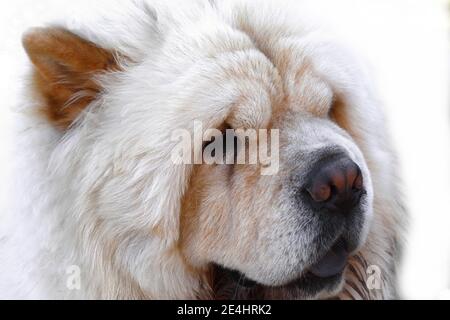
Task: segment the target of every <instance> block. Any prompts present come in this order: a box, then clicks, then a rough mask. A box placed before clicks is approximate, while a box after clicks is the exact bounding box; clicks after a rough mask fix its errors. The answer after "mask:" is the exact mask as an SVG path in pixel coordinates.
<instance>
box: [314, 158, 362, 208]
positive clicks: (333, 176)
mask: <svg viewBox="0 0 450 320" xmlns="http://www.w3.org/2000/svg"><path fill="white" fill-rule="evenodd" d="M310 179H311V180H310V183H309V185H308V187H307V188H306V191H307V193H308V194H309V196H310V199H311V200H313V201H314V203H315V204H316V205H320V207H323V208H328V209H330V210H333V211H336V210H337V211H345V212H347V211H348V210H350V207H353V206H354V205H356V204H357V202H354V201H355V199H356V197H357V195H359V194H360V191H362V189H363V187H364V184H363V178H362V174H361V170H360V168H359V167H358V165H357V164H356V163H355V162H353V161H352V160H351V159H349V158H339V159H336V158H335V159H333V160H331V161H327V162H325V163H324V162H321V163H320V164H319V165H318V166H316V168H315V169H314V170H313V172H312V173H311V178H310ZM358 199H359V197H358Z"/></svg>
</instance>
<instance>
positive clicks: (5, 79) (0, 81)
mask: <svg viewBox="0 0 450 320" xmlns="http://www.w3.org/2000/svg"><path fill="white" fill-rule="evenodd" d="M93 2H95V0H91V1H76V2H75V1H73V2H71V1H68V0H63V1H61V0H58V1H57V0H39V1H32V0H14V1H1V2H0V104H1V111H0V171H1V168H4V167H6V166H5V165H3V164H6V163H7V161H9V160H8V157H7V156H8V147H9V146H10V145H11V144H12V143H14V141H13V140H12V139H11V137H10V135H9V128H10V126H11V121H10V109H11V107H12V106H14V104H15V103H16V102H15V101H16V99H17V95H18V89H19V86H20V83H21V78H20V77H21V76H22V75H23V74H24V65H25V61H26V58H25V55H24V53H23V51H22V49H21V46H20V37H21V34H22V33H23V31H24V30H26V29H27V28H28V27H30V26H36V25H42V24H43V23H45V22H49V21H53V20H55V19H60V18H61V17H62V16H69V17H70V16H71V15H76V11H73V10H75V9H77V7H79V6H81V5H84V4H86V3H88V4H89V3H93ZM448 8H449V1H444V0H442V1H439V0H410V1H408V0H354V1H350V0H341V1H340V0H335V1H330V3H326V4H325V5H323V6H322V8H321V14H323V15H324V16H326V17H327V18H328V19H329V21H330V22H333V23H337V27H336V29H335V30H336V31H338V32H340V33H342V34H343V35H344V36H345V37H347V40H348V41H349V42H350V43H352V44H353V45H354V46H355V48H356V49H357V50H359V51H360V53H361V54H363V55H364V56H366V57H367V58H368V59H369V61H370V62H371V64H372V67H373V71H374V73H375V76H376V80H377V83H378V88H379V91H380V92H381V94H382V98H383V100H384V102H385V111H386V113H387V115H388V119H389V121H390V127H391V132H392V135H393V138H394V143H395V145H396V147H397V150H398V152H399V156H400V160H401V163H402V169H401V170H402V172H401V173H402V176H403V178H404V182H405V193H406V195H407V201H406V202H407V205H408V207H409V210H410V213H411V224H410V227H409V235H408V245H407V248H406V251H405V257H404V260H403V263H402V268H401V271H400V281H401V292H402V294H403V297H404V298H407V299H421V298H424V299H439V298H446V299H450V139H449V137H450V132H449V122H450V121H449V120H450V113H449V103H448V93H449V77H448V75H449V50H448V45H449V37H448V13H449V10H448ZM104 10H105V11H106V10H107V8H104ZM3 181H4V180H3ZM3 188H7V186H6V185H5V184H3V183H2V182H1V180H0V197H1V196H2V195H3V194H4V193H3V192H2V189H3ZM0 259H1V257H0Z"/></svg>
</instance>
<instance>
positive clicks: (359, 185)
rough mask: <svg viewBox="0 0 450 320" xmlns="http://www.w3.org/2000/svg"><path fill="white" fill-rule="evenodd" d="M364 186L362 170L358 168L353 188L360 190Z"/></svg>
mask: <svg viewBox="0 0 450 320" xmlns="http://www.w3.org/2000/svg"><path fill="white" fill-rule="evenodd" d="M362 188H363V178H362V175H361V171H359V170H358V175H357V176H356V178H355V181H353V190H356V191H360V190H362Z"/></svg>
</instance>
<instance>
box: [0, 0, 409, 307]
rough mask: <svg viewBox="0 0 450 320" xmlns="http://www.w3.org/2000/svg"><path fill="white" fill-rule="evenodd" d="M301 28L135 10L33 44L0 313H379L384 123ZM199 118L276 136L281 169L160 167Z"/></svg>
mask: <svg viewBox="0 0 450 320" xmlns="http://www.w3.org/2000/svg"><path fill="white" fill-rule="evenodd" d="M307 21H308V19H307V17H306V16H304V14H303V13H302V12H301V10H294V9H290V8H289V7H288V6H286V4H285V5H283V6H280V5H279V4H278V2H273V3H264V4H262V3H261V2H257V3H251V2H246V1H192V2H189V4H186V3H183V2H182V3H175V5H172V4H164V3H157V2H150V1H142V2H133V3H127V4H126V5H125V8H123V9H121V11H120V15H117V17H115V18H114V17H108V18H99V20H98V21H96V22H92V21H91V22H90V23H85V24H83V25H82V24H79V25H78V26H77V27H76V28H74V26H73V24H72V25H71V26H64V25H58V26H52V27H47V28H37V29H33V30H30V31H29V32H28V33H27V34H26V35H25V36H24V38H23V43H24V47H25V49H26V51H27V53H28V55H29V57H30V60H31V62H32V63H33V69H32V72H31V77H30V79H29V83H28V85H27V89H26V91H25V94H24V96H25V99H24V102H23V104H22V105H21V106H20V114H19V118H20V121H19V123H20V125H21V127H20V130H19V132H18V136H17V140H16V149H17V155H16V159H17V160H16V161H15V167H16V168H15V171H14V172H15V175H14V179H13V181H12V182H11V196H10V197H9V198H10V200H11V203H10V205H9V206H8V212H7V213H8V215H7V218H6V219H5V220H6V221H5V223H4V224H3V226H2V231H1V234H0V236H1V237H0V250H1V256H2V259H1V262H0V295H1V297H3V298H43V299H55V298H63V299H86V298H87V299H197V298H200V299H209V298H225V299H233V298H258V299H316V298H321V299H328V298H339V299H390V298H395V297H396V296H397V295H396V289H395V288H396V264H397V261H398V257H399V243H401V241H400V240H401V234H402V232H401V231H402V230H401V226H402V225H403V219H404V216H405V213H404V210H403V208H402V205H401V197H400V192H399V188H398V186H397V184H398V180H399V179H398V177H397V175H396V164H395V157H394V156H393V153H392V151H391V148H390V146H389V137H388V136H387V134H386V129H385V120H384V118H383V115H382V113H381V111H380V108H379V105H378V104H379V103H378V101H377V98H376V93H375V92H374V90H373V88H372V85H371V80H370V76H369V75H368V73H367V72H366V71H365V68H364V64H362V63H360V62H358V61H359V60H358V59H356V57H355V56H354V55H353V54H352V53H351V52H350V51H349V50H347V49H346V48H345V46H343V45H341V44H339V43H338V42H337V41H336V40H335V39H334V37H332V36H327V33H326V32H323V31H319V30H318V29H315V28H314V27H312V26H311V25H309V23H308V22H307ZM196 121H197V122H200V123H201V124H202V125H203V127H205V128H215V129H218V130H222V131H224V130H225V129H267V130H274V129H276V130H279V137H280V141H279V150H278V151H279V170H278V171H277V173H276V174H274V175H263V174H261V170H262V166H263V165H262V164H258V163H257V164H235V165H232V164H231V165H230V164H205V163H202V164H175V163H174V162H173V161H172V159H171V157H172V154H173V151H174V149H175V148H176V146H177V141H175V140H174V139H172V134H173V132H174V131H175V130H186V131H187V132H192V131H193V127H194V123H195V122H196ZM258 143H259V144H260V143H261V141H258ZM204 147H205V145H203V148H202V146H200V147H192V150H191V152H192V154H193V155H194V156H195V155H198V154H200V153H201V152H202V149H204ZM234 147H235V149H236V150H235V151H236V152H237V153H242V152H244V153H248V154H251V153H252V152H254V151H252V150H247V149H248V148H247V147H248V146H247V144H246V143H241V144H240V147H237V146H236V145H234ZM227 152H230V150H228V149H226V150H225V153H227Z"/></svg>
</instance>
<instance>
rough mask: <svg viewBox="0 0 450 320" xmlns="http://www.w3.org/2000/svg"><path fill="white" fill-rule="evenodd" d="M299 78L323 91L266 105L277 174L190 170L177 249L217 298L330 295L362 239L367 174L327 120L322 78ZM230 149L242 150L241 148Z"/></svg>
mask: <svg viewBox="0 0 450 320" xmlns="http://www.w3.org/2000/svg"><path fill="white" fill-rule="evenodd" d="M293 71H294V72H296V70H293ZM305 73H306V74H307V72H305ZM300 81H301V82H303V83H305V82H308V81H310V82H312V83H310V85H311V86H312V87H316V88H323V90H322V91H312V92H302V91H301V89H299V90H300V92H301V95H302V97H301V98H299V99H295V103H292V104H291V103H289V102H286V100H285V99H284V100H282V101H283V102H282V103H281V104H280V105H278V106H275V108H274V109H275V110H273V113H272V117H271V119H270V121H269V122H268V123H269V126H268V127H269V129H275V128H276V129H279V130H280V139H281V141H280V150H279V154H280V169H279V171H278V173H277V174H275V175H271V176H265V175H262V174H261V167H260V166H258V165H245V164H244V165H239V164H238V165H199V166H197V167H196V168H195V169H194V172H193V174H192V177H191V181H190V186H189V188H188V191H187V193H186V195H185V197H184V203H183V211H182V216H181V219H182V229H181V230H182V240H181V243H182V245H183V247H184V250H185V255H186V257H189V259H190V261H191V263H193V264H194V265H202V264H211V263H213V264H214V268H215V269H216V270H215V272H216V277H217V278H216V281H217V282H216V283H215V284H214V285H213V286H215V290H216V295H218V296H219V297H220V296H221V297H228V298H229V297H230V294H231V295H232V297H241V298H248V297H253V298H294V297H297V298H298V297H302V298H316V297H322V298H324V297H330V296H332V295H333V294H335V293H336V292H338V291H339V289H340V288H341V284H342V282H343V279H344V277H343V274H344V269H345V266H346V261H347V258H348V256H349V255H351V254H353V253H355V252H356V251H357V250H358V249H359V248H360V247H361V245H362V244H363V243H364V240H365V238H366V235H367V231H368V225H369V222H370V218H371V215H372V198H373V195H372V194H373V190H372V184H371V177H370V173H369V170H368V168H367V165H366V163H365V160H364V157H363V155H362V153H361V151H360V149H359V148H358V146H357V145H356V143H355V141H354V140H353V139H352V137H351V135H350V134H349V133H348V132H346V131H345V130H343V129H342V128H341V127H340V126H339V123H338V122H337V119H336V117H335V113H338V112H339V110H338V108H342V107H343V106H341V105H339V103H335V102H333V100H332V99H331V92H330V91H331V90H330V89H328V90H327V87H326V85H325V84H324V83H323V82H321V81H318V80H315V81H316V83H314V82H313V81H314V80H311V79H308V78H307V77H306V76H305V77H304V78H303V79H300ZM310 101H314V103H313V106H314V107H312V106H311V105H308V102H310ZM333 108H334V109H333ZM247 114H253V115H256V116H255V117H256V118H259V119H261V118H262V117H261V116H260V115H258V113H257V111H255V112H254V113H247ZM243 117H245V116H236V115H234V116H233V118H241V119H242V118H243ZM246 120H247V121H246V122H247V123H252V121H251V120H252V119H246ZM253 120H254V119H253ZM253 122H254V121H253ZM227 125H228V126H229V127H233V125H232V124H227ZM237 128H239V127H237ZM237 128H236V129H237ZM236 149H237V150H236V151H237V153H239V152H246V153H247V154H248V153H249V152H251V151H250V150H248V146H246V145H245V144H244V143H240V144H239V143H238V144H237V146H236ZM227 151H229V152H234V150H226V151H225V152H227Z"/></svg>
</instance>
